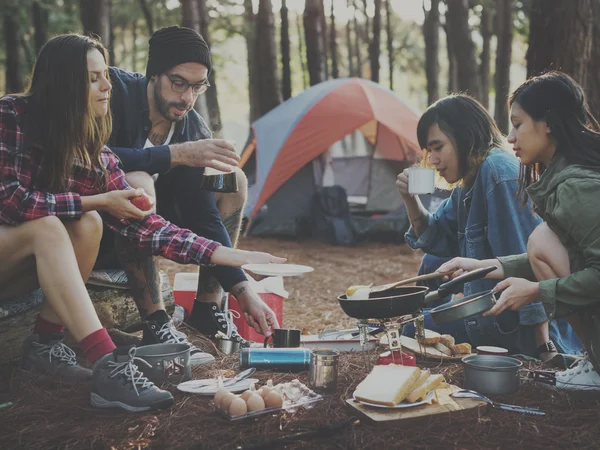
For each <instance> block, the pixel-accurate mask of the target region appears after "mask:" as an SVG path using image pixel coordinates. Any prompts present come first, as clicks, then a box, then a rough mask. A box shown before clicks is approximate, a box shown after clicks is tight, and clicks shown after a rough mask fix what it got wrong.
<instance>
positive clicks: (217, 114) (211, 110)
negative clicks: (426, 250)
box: [197, 0, 223, 134]
mask: <svg viewBox="0 0 600 450" xmlns="http://www.w3.org/2000/svg"><path fill="white" fill-rule="evenodd" d="M197 7H198V20H199V22H200V34H201V35H202V37H204V40H205V41H206V44H207V45H208V48H210V49H212V39H211V37H210V27H209V20H210V19H209V16H208V8H207V7H206V0H197ZM212 63H213V66H212V69H211V71H210V72H209V74H208V82H209V83H210V86H211V87H210V88H208V91H206V94H204V95H205V96H206V106H207V107H208V116H209V117H210V127H211V129H212V131H213V132H215V133H217V134H219V133H220V131H221V128H223V125H222V124H221V108H220V107H219V98H218V96H217V92H218V91H217V79H216V78H217V76H216V74H217V70H216V68H215V63H214V59H213V61H212Z"/></svg>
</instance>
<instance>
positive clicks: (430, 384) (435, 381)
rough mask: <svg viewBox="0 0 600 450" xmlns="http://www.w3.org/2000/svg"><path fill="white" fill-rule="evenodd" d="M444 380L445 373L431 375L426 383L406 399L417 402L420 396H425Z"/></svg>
mask: <svg viewBox="0 0 600 450" xmlns="http://www.w3.org/2000/svg"><path fill="white" fill-rule="evenodd" d="M442 381H444V376H443V375H431V376H430V377H428V378H427V380H425V383H423V384H422V385H421V386H419V387H418V388H416V389H414V390H413V391H412V392H411V393H410V394H408V395H407V396H406V401H407V402H410V403H414V402H416V401H417V400H419V399H420V398H423V397H425V396H426V395H427V394H428V393H429V392H430V391H433V390H434V389H435V388H436V387H437V386H438V385H439V384H441V383H442Z"/></svg>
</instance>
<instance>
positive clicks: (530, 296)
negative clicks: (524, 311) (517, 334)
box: [483, 278, 540, 316]
mask: <svg viewBox="0 0 600 450" xmlns="http://www.w3.org/2000/svg"><path fill="white" fill-rule="evenodd" d="M494 291H502V294H501V295H500V298H499V299H498V301H497V302H496V304H495V305H494V306H493V308H492V309H490V310H489V311H486V312H485V313H483V315H484V316H497V315H498V314H500V313H501V312H502V311H504V310H505V309H512V310H513V311H516V310H519V309H521V308H522V307H523V306H525V305H528V304H529V303H531V302H534V301H536V300H537V299H538V297H539V295H540V285H539V283H535V282H533V281H529V280H526V279H524V278H507V279H506V280H504V281H501V282H500V283H498V284H497V285H496V287H495V288H494Z"/></svg>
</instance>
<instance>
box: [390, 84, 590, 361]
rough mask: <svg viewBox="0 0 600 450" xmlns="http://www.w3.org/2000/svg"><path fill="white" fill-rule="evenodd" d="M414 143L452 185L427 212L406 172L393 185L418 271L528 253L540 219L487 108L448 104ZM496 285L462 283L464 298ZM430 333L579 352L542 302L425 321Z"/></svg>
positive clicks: (426, 119)
mask: <svg viewBox="0 0 600 450" xmlns="http://www.w3.org/2000/svg"><path fill="white" fill-rule="evenodd" d="M417 137H418V139H419V145H420V146H421V148H423V149H424V150H425V151H426V158H427V159H426V161H425V163H426V165H428V166H430V167H434V168H435V169H436V171H437V173H438V174H439V177H441V178H443V179H444V180H445V182H446V184H448V185H450V186H455V187H454V189H453V190H452V193H451V195H450V198H448V199H447V200H445V201H444V202H443V203H442V204H441V205H440V207H439V208H438V209H437V211H436V212H435V213H434V214H430V213H429V212H428V211H427V210H426V209H425V208H424V207H423V205H422V204H421V201H420V200H419V198H418V196H415V195H411V194H409V193H408V177H409V175H408V174H409V172H408V170H405V171H404V172H403V173H401V174H400V175H399V176H398V180H397V182H396V184H397V186H398V190H399V191H400V195H401V196H402V198H403V200H404V203H405V205H406V209H407V212H408V216H409V218H410V221H411V227H410V229H409V230H408V232H407V233H406V236H405V237H406V242H407V243H408V244H409V245H410V246H411V247H412V248H414V249H422V250H424V251H425V252H426V253H427V255H425V257H424V259H423V262H422V268H421V272H424V271H425V270H426V271H428V272H432V271H434V270H435V269H436V267H435V266H436V265H439V264H441V263H442V262H443V261H445V260H447V259H449V258H452V257H456V256H462V257H467V258H475V259H491V258H496V257H498V256H505V255H512V254H518V253H523V252H525V251H526V248H527V240H528V238H529V235H530V234H531V232H532V231H533V230H534V229H535V228H536V227H537V225H538V224H539V223H540V222H541V219H540V218H539V217H537V216H536V215H534V213H533V212H532V209H531V208H530V207H524V206H522V205H520V203H519V201H518V200H517V196H516V192H517V187H518V176H519V161H518V159H517V158H516V157H514V156H513V155H511V154H509V153H508V152H506V151H504V150H501V149H499V147H500V145H501V143H502V134H501V132H500V130H499V129H498V127H497V126H496V124H495V123H494V120H493V119H492V118H491V117H490V116H489V114H488V113H487V111H486V110H485V109H484V108H483V106H482V105H481V104H480V103H478V102H477V101H476V100H474V99H473V98H471V97H468V96H466V95H452V96H449V97H446V98H443V99H441V100H439V101H437V102H436V103H434V104H433V105H431V106H430V107H429V108H428V109H427V111H426V112H425V113H424V114H423V116H422V117H421V119H420V121H419V124H418V128H417ZM432 255H433V256H432ZM427 266H428V267H427ZM456 275H458V274H455V276H456ZM495 284H496V282H495V281H493V280H477V281H472V282H470V283H465V285H464V288H463V290H462V292H463V293H464V295H465V296H467V295H470V294H474V293H477V292H482V291H486V290H489V289H493V288H494V286H495ZM426 328H428V329H434V330H437V331H440V332H443V333H448V334H452V335H453V336H454V337H455V339H456V340H457V342H469V343H471V344H472V345H473V347H477V346H480V345H495V346H500V347H504V348H506V349H508V350H509V352H510V353H522V354H526V355H530V356H536V357H541V358H543V359H549V358H551V357H552V356H554V355H555V352H556V351H557V350H558V351H560V352H566V353H574V352H579V351H580V349H581V343H580V342H579V340H578V339H577V338H576V336H574V334H573V333H572V330H571V329H570V328H569V326H568V324H566V323H553V324H552V325H551V326H550V327H549V326H548V319H547V317H546V313H545V312H544V308H543V306H542V305H541V304H540V303H539V302H535V303H531V304H529V305H527V306H526V307H524V308H522V309H521V310H520V311H518V312H516V311H505V312H504V313H502V314H501V315H499V316H497V317H484V316H482V315H478V316H475V317H470V318H467V319H465V320H464V321H463V322H455V323H452V324H449V325H447V326H444V327H438V326H435V325H433V323H432V321H431V319H430V317H429V315H426ZM408 332H409V333H410V330H409V331H408ZM554 343H556V345H557V346H558V349H557V348H556V347H555V345H554Z"/></svg>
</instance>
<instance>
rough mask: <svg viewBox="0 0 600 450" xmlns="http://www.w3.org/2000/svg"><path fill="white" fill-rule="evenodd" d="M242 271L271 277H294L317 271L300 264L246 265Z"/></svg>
mask: <svg viewBox="0 0 600 450" xmlns="http://www.w3.org/2000/svg"><path fill="white" fill-rule="evenodd" d="M242 269H244V270H247V271H248V272H252V273H255V274H257V275H265V276H271V277H276V276H281V277H294V276H298V275H302V274H303V273H308V272H312V271H313V270H315V269H313V268H312V267H309V266H300V265H298V264H244V265H243V266H242Z"/></svg>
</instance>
